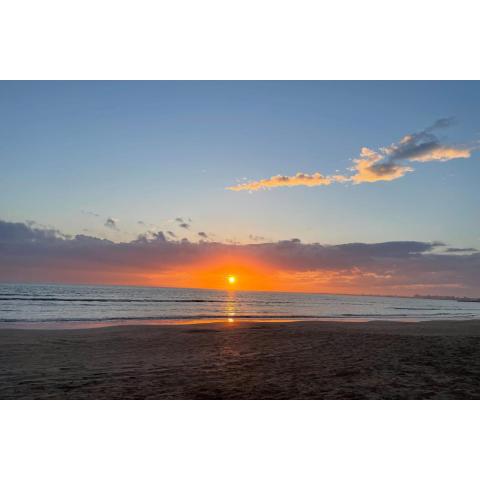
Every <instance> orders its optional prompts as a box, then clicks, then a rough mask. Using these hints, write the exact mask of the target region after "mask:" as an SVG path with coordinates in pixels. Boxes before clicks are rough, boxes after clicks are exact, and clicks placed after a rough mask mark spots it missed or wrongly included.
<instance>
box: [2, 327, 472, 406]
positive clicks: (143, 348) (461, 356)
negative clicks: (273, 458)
mask: <svg viewBox="0 0 480 480" xmlns="http://www.w3.org/2000/svg"><path fill="white" fill-rule="evenodd" d="M165 327H168V328H155V326H154V325H135V326H132V325H128V326H112V327H107V328H100V329H84V330H81V329H70V330H21V329H2V330H0V398H1V399H433V398H437V399H439V398H442V399H447V398H451V399H453V398H457V399H473V398H480V320H468V321H444V320H441V321H431V322H417V323H410V322H408V323H406V322H379V321H374V322H363V323H360V322H352V323H347V322H289V323H247V322H243V323H225V322H223V323H216V324H212V323H210V324H194V325H192V324H188V325H165Z"/></svg>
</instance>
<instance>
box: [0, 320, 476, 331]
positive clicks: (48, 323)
mask: <svg viewBox="0 0 480 480" xmlns="http://www.w3.org/2000/svg"><path fill="white" fill-rule="evenodd" d="M462 322H480V318H458V319H455V320H453V319H444V320H440V319H425V318H422V317H420V318H418V317H417V318H406V317H394V318H392V319H388V320H387V319H385V317H382V318H378V319H377V318H373V319H372V318H368V317H362V316H359V317H353V316H352V317H341V318H338V317H325V318H320V317H317V318H309V319H305V318H298V317H297V318H289V317H288V318H285V317H279V318H264V317H253V318H234V317H230V318H228V317H222V318H202V319H188V318H185V319H135V318H132V319H119V320H53V321H52V320H45V321H43V320H42V321H3V322H2V321H0V332H2V331H6V330H7V331H8V330H46V331H50V330H60V331H61V330H67V331H68V330H97V329H102V328H116V327H129V326H131V327H143V326H155V327H167V326H182V325H222V324H235V325H242V324H246V325H248V324H283V323H295V324H315V323H321V324H328V323H333V324H378V323H382V324H386V325H388V324H397V323H401V324H405V323H411V324H420V323H422V324H423V323H430V324H432V323H435V324H437V323H438V324H450V323H452V324H458V323H462Z"/></svg>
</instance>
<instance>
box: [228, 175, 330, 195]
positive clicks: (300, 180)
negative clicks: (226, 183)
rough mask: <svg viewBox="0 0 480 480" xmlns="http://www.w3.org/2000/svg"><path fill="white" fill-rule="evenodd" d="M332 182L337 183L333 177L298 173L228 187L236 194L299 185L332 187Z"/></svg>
mask: <svg viewBox="0 0 480 480" xmlns="http://www.w3.org/2000/svg"><path fill="white" fill-rule="evenodd" d="M332 181H335V180H334V179H333V177H325V176H324V175H322V174H321V173H312V174H311V175H309V174H306V173H297V174H296V175H293V176H291V177H288V176H286V175H275V176H273V177H270V178H264V179H263V180H257V181H253V182H247V183H241V184H239V185H234V186H232V187H228V190H233V191H235V192H238V191H241V190H249V191H254V190H261V189H266V188H275V187H297V186H299V185H303V186H306V187H316V186H318V185H330V184H331V183H332Z"/></svg>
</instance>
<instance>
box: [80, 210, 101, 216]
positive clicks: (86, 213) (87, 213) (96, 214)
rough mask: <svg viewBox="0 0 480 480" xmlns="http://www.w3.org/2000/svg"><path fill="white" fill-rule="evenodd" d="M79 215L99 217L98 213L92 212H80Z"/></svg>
mask: <svg viewBox="0 0 480 480" xmlns="http://www.w3.org/2000/svg"><path fill="white" fill-rule="evenodd" d="M81 213H83V214H84V215H90V216H92V217H99V216H100V214H99V213H96V212H92V211H90V210H81Z"/></svg>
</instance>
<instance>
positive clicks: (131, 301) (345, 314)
mask: <svg viewBox="0 0 480 480" xmlns="http://www.w3.org/2000/svg"><path fill="white" fill-rule="evenodd" d="M468 319H480V303H474V302H458V301H456V300H436V299H420V298H400V297H377V296H354V295H325V294H306V293H280V292H246V291H235V290H203V289H191V288H155V287H130V286H92V285H50V284H49V285H43V284H42V285H40V284H0V327H3V328H5V327H7V328H12V327H23V328H29V327H33V328H36V327H44V328H45V327H47V328H48V327H55V328H72V327H73V328H78V327H81V328H85V327H89V326H91V327H93V326H95V327H98V326H106V325H118V324H142V323H178V322H192V323H195V322H203V321H228V322H234V321H256V320H263V321H277V320H283V321H289V320H290V321H293V320H301V321H313V320H335V321H371V320H394V321H424V320H468Z"/></svg>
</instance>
